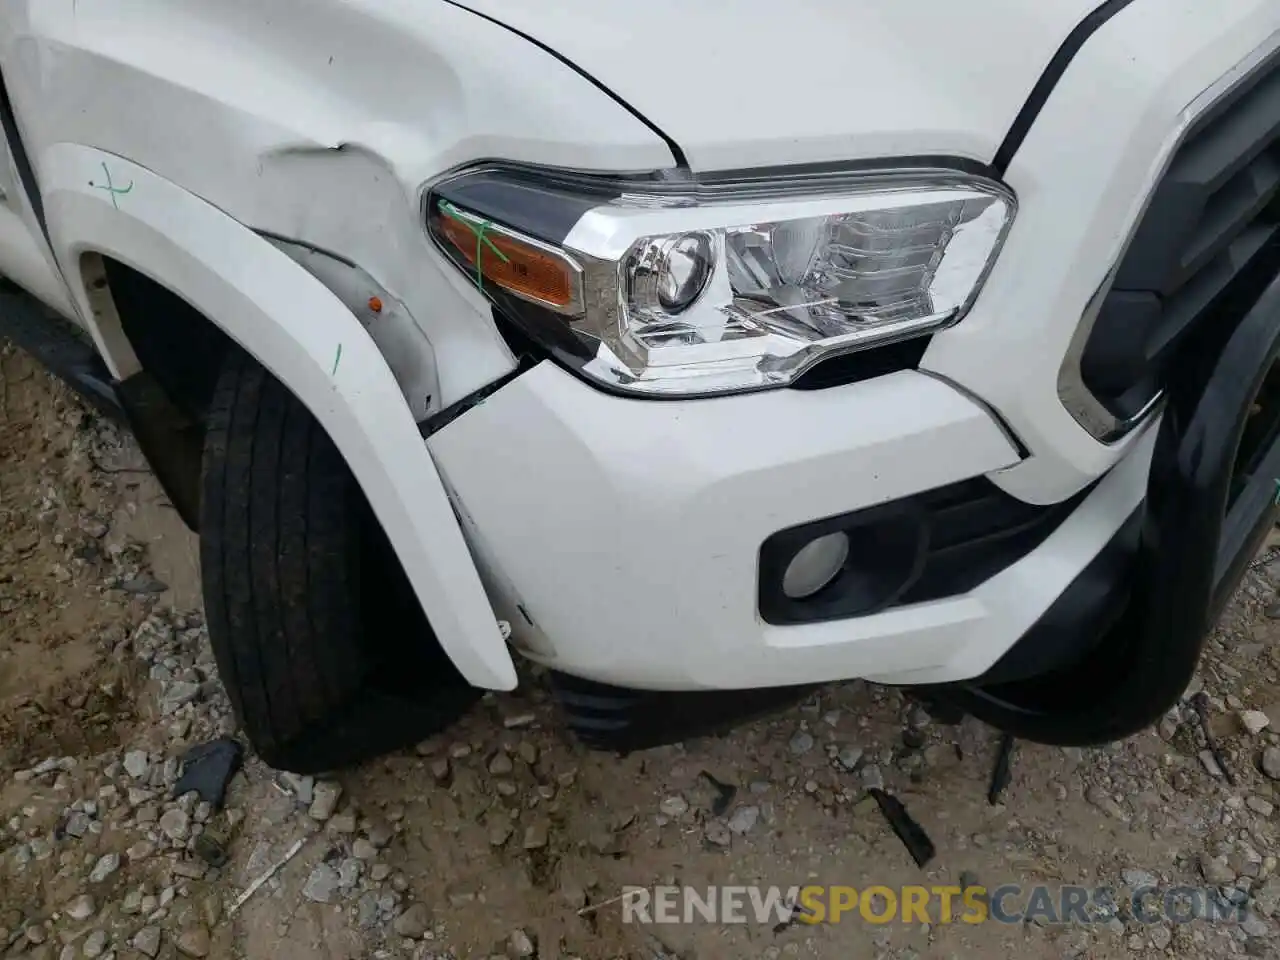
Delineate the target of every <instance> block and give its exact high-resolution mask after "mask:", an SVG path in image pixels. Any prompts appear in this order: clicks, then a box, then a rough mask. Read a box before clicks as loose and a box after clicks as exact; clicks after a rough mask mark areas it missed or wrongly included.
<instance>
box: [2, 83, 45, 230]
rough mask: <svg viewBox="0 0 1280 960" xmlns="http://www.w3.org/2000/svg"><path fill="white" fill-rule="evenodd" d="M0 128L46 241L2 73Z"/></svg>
mask: <svg viewBox="0 0 1280 960" xmlns="http://www.w3.org/2000/svg"><path fill="white" fill-rule="evenodd" d="M0 126H3V128H4V136H5V139H6V140H8V141H9V152H10V153H11V154H13V165H14V166H15V167H17V168H18V176H19V178H21V180H22V189H23V190H24V191H25V192H26V194H27V200H28V201H30V203H31V209H32V211H33V212H34V213H35V215H36V220H37V222H38V223H39V224H40V229H41V230H42V231H43V232H44V235H45V239H46V240H47V239H49V228H48V227H47V226H46V225H45V219H44V198H43V197H41V196H40V184H38V183H37V182H36V172H35V170H33V169H32V168H31V158H30V157H28V156H27V151H26V148H25V147H23V145H22V135H21V134H20V133H19V132H18V118H17V116H15V115H14V112H13V104H12V103H11V102H10V100H9V88H8V87H7V86H6V85H5V82H4V74H2V73H0Z"/></svg>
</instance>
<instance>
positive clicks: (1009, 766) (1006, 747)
mask: <svg viewBox="0 0 1280 960" xmlns="http://www.w3.org/2000/svg"><path fill="white" fill-rule="evenodd" d="M1016 742H1017V741H1015V740H1014V737H1013V734H1011V733H1006V734H1004V735H1003V736H1002V737H1001V738H1000V750H999V752H997V753H996V765H995V769H993V770H992V771H991V786H990V787H989V788H988V789H987V803H989V804H991V806H993V807H994V806H995V805H996V804H998V803H999V802H1000V800H1001V798H1002V797H1003V796H1004V792H1005V790H1006V789H1007V788H1008V786H1009V783H1010V781H1011V780H1013V746H1014V744H1015V743H1016Z"/></svg>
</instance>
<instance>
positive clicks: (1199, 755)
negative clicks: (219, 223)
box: [0, 348, 1280, 960]
mask: <svg viewBox="0 0 1280 960" xmlns="http://www.w3.org/2000/svg"><path fill="white" fill-rule="evenodd" d="M0 386H2V387H3V392H2V394H0V462H2V463H3V469H0V624H2V626H0V957H4V958H10V957H23V958H30V960H55V958H59V960H70V958H78V957H86V958H94V957H103V958H109V957H118V958H134V957H148V958H164V960H169V958H175V957H215V958H223V957H226V958H233V957H234V958H268V957H269V958H272V960H294V958H298V960H301V958H315V957H328V958H364V957H402V958H417V960H427V958H445V957H450V958H453V957H457V958H469V957H479V958H486V957H500V958H522V957H539V958H544V960H545V958H567V957H581V958H621V957H626V958H645V960H658V958H676V957H680V958H695V957H696V958H702V960H706V958H716V957H726V958H729V957H732V958H744V957H766V958H768V957H793V956H815V957H842V958H844V957H853V958H860V957H878V958H879V957H883V958H901V960H906V958H954V957H984V958H986V957H1018V958H1032V960H1039V958H1084V957H1093V958H1107V957H1121V956H1126V957H1128V956H1133V957H1155V956H1161V955H1165V954H1169V955H1175V956H1193V957H1229V956H1258V957H1269V956H1276V955H1277V952H1278V950H1280V948H1278V947H1277V944H1276V940H1275V930H1276V924H1275V922H1274V921H1273V920H1272V919H1271V918H1272V915H1273V913H1274V912H1275V911H1276V910H1277V903H1278V902H1280V878H1277V877H1276V876H1274V874H1275V870H1276V854H1277V849H1276V837H1277V832H1276V816H1277V814H1276V809H1275V805H1276V804H1280V799H1278V798H1277V786H1278V783H1277V779H1278V778H1280V746H1277V744H1280V737H1277V734H1276V733H1275V732H1273V729H1280V643H1278V642H1277V640H1278V638H1280V633H1278V631H1280V624H1277V622H1275V621H1273V620H1271V619H1269V618H1268V616H1267V613H1268V609H1267V608H1268V606H1269V605H1270V604H1272V603H1273V597H1274V594H1275V587H1276V584H1277V583H1280V560H1274V561H1273V560H1271V559H1270V554H1264V556H1262V557H1260V558H1259V562H1258V563H1257V564H1255V566H1254V569H1253V570H1251V571H1250V573H1249V574H1248V577H1247V580H1246V583H1245V585H1244V586H1243V588H1242V590H1241V592H1240V595H1239V596H1238V597H1237V599H1236V601H1235V602H1234V603H1233V605H1232V607H1231V609H1230V610H1229V612H1228V614H1227V616H1226V617H1225V618H1224V622H1223V624H1222V625H1221V626H1220V628H1219V631H1218V633H1217V635H1216V637H1215V639H1214V641H1213V642H1212V644H1211V649H1210V651H1209V654H1208V656H1207V657H1206V659H1205V663H1204V666H1203V670H1202V676H1201V677H1200V678H1199V679H1197V681H1196V682H1195V684H1193V689H1192V690H1191V691H1190V692H1189V693H1190V694H1195V693H1197V692H1199V691H1201V690H1202V691H1203V694H1204V696H1203V697H1202V698H1201V699H1202V702H1203V703H1204V705H1205V708H1206V710H1207V715H1208V720H1209V727H1210V729H1211V731H1212V733H1213V735H1214V737H1215V739H1216V740H1217V742H1218V744H1219V746H1220V748H1221V753H1222V758H1223V763H1224V764H1225V767H1226V773H1227V774H1229V775H1230V777H1231V779H1232V780H1234V783H1232V782H1229V781H1228V779H1227V778H1226V777H1225V776H1224V771H1223V770H1221V769H1220V768H1219V767H1218V765H1217V763H1216V762H1215V761H1214V760H1213V758H1212V756H1210V755H1209V754H1208V753H1206V752H1205V742H1204V740H1203V737H1202V732H1201V727H1200V724H1199V721H1198V718H1197V715H1196V712H1195V710H1193V709H1192V707H1191V704H1190V702H1186V703H1184V704H1183V705H1182V706H1180V707H1179V708H1177V709H1175V710H1174V711H1172V712H1171V713H1170V715H1169V716H1168V717H1167V718H1166V719H1165V720H1164V721H1163V722H1162V723H1161V724H1160V725H1159V727H1158V729H1156V730H1152V731H1149V732H1147V733H1144V734H1143V735H1141V736H1137V737H1134V738H1132V739H1131V740H1129V741H1127V742H1125V743H1122V744H1119V745H1116V746H1114V747H1110V748H1107V749H1102V750H1090V751H1081V750H1059V749H1052V748H1046V747H1038V746H1034V745H1030V744H1019V745H1018V747H1017V751H1016V754H1015V759H1014V765H1013V771H1012V781H1011V783H1010V785H1009V786H1008V788H1007V790H1006V791H1005V793H1004V796H1003V802H1002V803H999V804H997V805H991V804H990V803H988V800H987V790H988V782H989V778H990V773H991V769H992V765H993V762H994V759H995V756H996V751H997V745H998V737H997V736H996V735H995V734H994V733H993V732H992V731H991V730H989V729H987V728H985V727H983V726H982V725H980V724H977V723H974V722H972V721H965V722H964V723H962V724H959V725H956V726H944V725H941V724H938V723H935V722H933V721H932V720H931V719H930V718H929V717H928V716H927V715H926V714H924V713H923V711H922V710H921V709H920V708H919V707H918V706H915V705H913V704H912V703H911V702H910V701H907V700H905V699H904V698H903V697H902V696H901V695H900V694H898V693H897V692H896V691H893V690H891V689H884V688H877V687H872V686H869V685H866V684H863V683H860V682H854V683H847V684H841V685H835V686H831V687H827V688H825V689H823V690H821V691H820V692H818V693H817V694H816V695H812V696H810V697H809V698H808V699H806V700H805V701H804V702H802V703H799V704H797V705H796V706H795V707H794V708H792V709H790V710H789V711H787V712H784V713H782V714H779V715H775V716H773V717H770V718H767V719H764V720H760V721H758V722H756V723H753V724H750V725H747V726H744V727H742V728H740V729H739V730H737V731H736V732H734V733H733V734H732V735H731V736H727V737H724V738H719V739H707V740H701V741H697V742H691V743H688V744H684V745H678V746H674V747H668V748H663V749H660V750H653V751H647V752H644V753H638V754H633V755H631V756H628V757H625V758H618V757H613V756H608V755H603V754H599V753H589V752H586V751H584V750H582V749H581V748H580V747H578V746H576V745H575V744H573V743H572V742H571V741H569V739H568V738H567V737H566V736H565V735H564V734H563V733H562V732H561V730H560V729H559V726H558V723H557V720H556V717H555V715H554V712H553V710H552V708H551V707H550V705H549V702H548V699H547V696H546V694H545V693H544V692H543V688H542V686H541V684H540V682H539V680H538V678H537V677H536V676H531V677H530V678H529V682H528V683H527V684H525V685H524V687H523V689H522V691H521V692H520V693H518V694H516V695H512V696H489V697H486V698H485V699H484V700H483V701H482V702H481V703H480V704H479V705H478V706H477V707H476V708H475V709H474V710H473V711H472V712H471V713H470V714H469V715H468V716H467V717H466V718H464V720H463V721H462V722H461V723H460V724H459V725H458V726H457V727H456V728H455V729H453V730H451V731H450V732H449V734H448V735H447V736H443V737H440V738H437V739H434V740H431V741H428V742H425V743H423V744H420V745H419V746H418V748H417V749H416V750H414V751H410V752H406V753H402V754H397V755H393V756H390V757H387V758H384V759H382V760H380V761H377V762H375V763H371V764H369V765H367V766H365V767H364V768H362V769H359V770H355V771H346V772H342V773H339V774H336V775H334V776H333V777H331V778H320V779H318V780H314V779H311V778H298V777H290V776H285V775H281V774H279V773H277V772H275V771H272V770H270V769H268V768H266V767H265V766H264V765H262V764H261V763H260V762H259V761H257V760H256V758H254V757H252V756H249V757H248V758H247V759H246V763H245V766H244V769H243V770H242V772H241V773H239V774H238V775H237V776H236V777H235V778H234V780H233V781H232V783H231V788H230V792H229V795H228V799H227V803H226V805H225V808H224V809H221V810H215V809H213V808H212V807H211V806H210V805H209V804H208V803H206V802H203V801H200V800H199V798H198V797H197V796H196V795H195V794H191V793H189V794H186V795H185V796H181V797H178V798H176V799H174V798H173V796H172V794H173V789H172V788H173V785H174V783H175V781H176V779H177V777H178V775H179V769H180V763H179V757H180V756H181V755H182V754H183V752H184V751H185V750H186V749H187V748H188V747H189V746H190V745H192V744H197V743H201V742H204V741H206V740H209V739H211V738H215V737H219V736H227V735H234V734H235V725H234V721H233V719H232V717H231V714H230V710H229V707H228V704H227V700H226V698H225V695H224V694H223V692H222V690H221V688H220V686H219V685H218V683H217V680H216V676H215V673H214V669H213V661H212V657H211V655H210V652H209V647H208V640H207V635H206V633H205V630H204V627H203V621H202V618H201V614H200V609H199V590H198V574H197V572H196V561H195V555H196V554H195V547H194V541H193V540H192V538H191V537H190V535H189V534H187V533H186V532H185V531H184V529H183V528H182V526H181V524H180V522H179V521H178V519H177V517H176V515H175V514H174V513H173V510H172V508H171V507H170V506H169V505H168V504H167V503H166V502H165V500H164V498H163V496H162V495H161V493H160V492H159V490H158V489H157V487H156V486H155V484H154V481H153V480H152V478H151V477H150V475H149V474H148V473H147V471H146V469H145V465H144V464H143V463H142V462H141V459H140V457H139V455H138V453H137V451H136V450H135V449H134V448H133V446H132V444H131V442H130V440H129V439H128V437H127V436H124V435H122V434H121V433H120V432H119V431H118V430H117V429H116V428H114V427H113V426H111V425H110V424H107V423H104V422H102V421H100V420H98V419H97V418H95V417H93V416H92V415H90V414H88V413H86V412H85V411H84V409H83V408H82V407H81V406H80V404H79V403H78V402H77V401H76V400H75V399H74V397H72V396H71V395H70V394H69V393H68V392H67V391H66V390H65V388H63V387H62V386H61V385H59V384H56V383H53V382H51V381H50V380H49V379H48V378H47V377H46V376H45V375H44V374H43V373H42V372H40V371H38V370H37V369H35V368H34V367H33V365H32V364H31V362H30V361H29V360H28V359H27V358H26V357H25V356H23V355H22V354H19V353H16V352H14V351H13V350H11V349H9V348H2V349H0ZM1268 549H1271V547H1270V546H1269V547H1268ZM1270 612H1271V613H1272V614H1273V615H1275V614H1277V613H1278V611H1276V610H1275V609H1272V610H1271V611H1270ZM881 782H884V783H887V785H888V787H889V788H890V790H891V791H892V792H893V793H894V794H896V795H897V796H898V797H899V798H900V799H901V800H902V801H903V802H904V803H905V804H906V806H907V808H908V810H909V811H910V813H911V815H912V816H913V817H914V818H915V819H916V820H917V821H918V822H919V823H920V824H921V825H922V826H923V827H924V828H925V830H927V831H928V833H929V835H930V836H931V837H932V839H933V841H934V843H935V844H936V846H937V855H936V857H935V858H934V859H933V860H932V861H931V862H930V863H929V864H928V865H927V867H926V868H925V869H923V870H922V869H920V868H917V867H916V866H915V864H914V863H913V862H912V861H911V859H910V858H909V856H908V854H907V852H906V850H905V848H904V847H903V845H902V844H901V843H900V842H899V840H898V839H897V838H896V837H895V836H894V834H893V833H892V832H891V831H890V829H889V828H888V826H887V824H886V822H885V820H884V819H883V817H882V816H881V814H880V813H879V810H878V808H877V806H876V803H875V802H874V800H873V799H872V798H870V797H869V796H868V794H867V793H866V790H867V788H869V787H874V786H877V785H879V784H880V783H881ZM730 794H732V796H730ZM282 860H284V861H287V862H285V863H284V865H283V866H282V867H280V868H279V869H278V870H276V871H275V872H274V873H273V872H272V868H273V867H274V866H275V865H276V864H278V863H279V862H280V861H282ZM264 876H269V879H267V880H266V881H265V882H264V883H262V884H261V885H260V886H258V887H257V889H256V891H255V892H253V893H252V894H251V895H249V896H248V898H247V900H245V901H244V903H243V905H242V906H240V907H239V909H238V910H237V909H235V907H236V904H237V901H238V900H240V899H241V895H242V893H244V892H245V891H247V890H249V889H250V888H251V885H253V884H254V882H255V881H258V880H260V879H261V878H263V877H264ZM810 883H823V884H847V885H852V886H854V887H857V888H859V889H863V888H865V887H867V886H869V885H874V884H880V885H885V886H888V887H890V888H896V887H900V886H902V885H904V884H924V885H926V886H939V885H955V886H961V887H965V888H970V887H974V886H983V887H986V888H987V889H989V890H992V889H994V888H996V887H998V886H1000V885H1001V884H1005V883H1019V884H1024V885H1030V884H1035V883H1044V884H1050V885H1054V884H1066V883H1070V884H1081V885H1084V886H1087V887H1090V888H1095V887H1100V886H1107V887H1111V888H1114V889H1115V891H1116V896H1115V900H1116V908H1115V909H1114V910H1111V911H1106V910H1102V911H1095V912H1094V917H1095V920H1096V922H1095V923H1093V924H1091V925H1088V926H1085V925H1059V924H1053V923H1040V922H1033V923H1018V924H999V923H992V922H989V923H985V924H981V925H967V924H961V923H950V924H947V923H943V922H941V917H940V916H938V915H937V914H938V910H937V908H936V906H935V907H934V908H933V912H934V916H933V917H932V918H931V919H932V921H933V922H932V923H922V922H919V918H916V920H915V921H913V922H912V923H911V924H904V923H901V922H897V921H894V922H892V923H887V924H872V923H868V922H865V921H863V920H862V919H861V918H857V917H856V916H855V918H853V919H848V918H846V919H845V920H844V921H843V922H841V923H838V924H829V923H824V924H820V925H811V924H805V923H792V924H789V925H783V926H781V928H780V929H775V927H774V925H772V924H754V923H752V924H725V925H714V924H709V923H696V924H687V925H660V926H659V925H652V926H644V925H638V924H626V923H624V922H623V920H622V914H621V909H620V905H619V904H618V902H617V901H616V899H615V898H616V897H617V896H618V895H619V893H620V891H621V890H622V889H623V888H624V887H626V886H628V885H642V886H652V885H655V884H689V885H693V886H697V887H705V886H707V885H709V884H718V885H726V884H763V885H778V886H780V887H783V888H786V887H790V886H792V885H804V884H810ZM1146 884H1159V885H1160V886H1161V887H1163V888H1169V887H1173V886H1197V885H1198V886H1201V887H1207V888H1209V889H1211V890H1212V891H1213V893H1212V896H1213V897H1215V898H1216V899H1218V900H1220V901H1221V902H1222V903H1231V904H1239V905H1241V906H1242V907H1243V908H1244V918H1243V919H1242V920H1241V919H1239V918H1237V919H1236V920H1233V921H1231V922H1210V921H1209V920H1204V919H1201V920H1196V921H1194V922H1190V923H1182V924H1173V923H1166V922H1159V923H1142V922H1139V920H1138V919H1137V918H1135V917H1134V916H1133V915H1132V911H1131V910H1130V908H1129V906H1128V901H1127V897H1126V893H1125V891H1126V889H1130V888H1134V887H1136V886H1142V885H1146ZM1276 919H1277V920H1280V913H1277V914H1276Z"/></svg>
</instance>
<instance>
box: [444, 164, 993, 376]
mask: <svg viewBox="0 0 1280 960" xmlns="http://www.w3.org/2000/svg"><path fill="white" fill-rule="evenodd" d="M1013 213H1014V201H1013V197H1012V195H1011V194H1010V193H1009V192H1008V191H1007V190H1006V189H1005V188H1004V187H1002V186H1000V185H999V184H996V183H993V182H991V181H988V180H983V179H979V178H976V177H970V176H967V175H963V174H959V173H954V172H945V171H922V172H911V173H901V174H887V173H886V174H861V175H858V176H843V177H838V178H837V177H831V176H825V177H817V178H807V179H802V178H801V179H794V180H782V181H775V182H768V183H762V182H759V181H756V182H750V183H742V184H724V185H718V186H707V185H698V186H696V187H691V186H687V185H683V186H673V185H663V184H652V185H645V184H644V183H640V182H635V183H630V184H627V185H626V186H619V185H618V184H617V183H616V182H612V181H605V180H603V179H597V178H592V177H585V176H573V175H565V174H559V173H555V174H552V173H545V174H543V173H537V172H533V171H528V170H514V169H512V170H505V169H497V168H486V169H481V170H476V171H472V172H468V173H463V174H461V175H460V176H458V177H456V178H453V179H451V180H448V181H446V182H444V183H442V184H440V185H438V186H437V187H436V188H435V189H434V190H433V191H432V192H431V193H430V194H429V195H428V198H427V216H428V224H429V228H430V231H431V234H432V236H433V237H435V239H436V241H437V243H438V244H439V245H440V247H441V249H442V250H444V251H445V253H446V254H447V255H448V256H449V257H450V258H451V259H452V260H453V262H454V263H456V264H457V265H458V267H459V268H460V269H462V270H463V271H465V272H466V273H467V274H468V275H469V276H470V277H471V278H472V280H473V281H474V282H475V283H476V284H477V286H479V287H480V289H481V290H483V291H484V292H485V293H487V294H488V295H489V296H490V297H491V298H492V299H493V300H495V301H496V302H497V303H498V305H499V306H500V307H501V308H502V310H503V312H504V313H506V314H507V315H508V316H509V317H511V318H512V319H513V320H514V321H516V322H517V323H519V324H520V325H521V326H522V327H523V329H524V331H525V332H526V333H527V334H528V335H529V336H531V337H532V338H533V339H535V340H537V341H539V342H540V343H542V344H543V345H544V346H546V347H547V348H549V349H551V350H552V351H554V352H555V353H557V354H558V355H559V356H560V358H561V359H562V360H565V361H568V362H570V363H571V364H572V365H573V366H574V367H575V368H576V369H578V370H579V371H580V372H581V373H582V374H584V375H585V376H588V377H590V378H592V379H594V380H596V381H598V382H600V383H601V384H604V385H607V386H608V387H610V388H613V389H617V390H623V391H627V392H632V393H636V394H646V395H666V396H700V395H711V394H718V393H726V392H732V391H741V390H752V389H761V388H765V387H772V386H781V385H785V384H787V383H789V382H791V381H792V380H794V379H795V378H796V377H798V376H799V375H800V374H801V373H803V372H804V371H805V370H806V369H807V368H808V367H810V366H812V365H813V364H814V363H815V362H816V361H818V360H820V359H822V358H824V357H826V356H830V355H833V354H837V353H847V352H850V351H853V350H863V349H867V348H870V347H875V346H880V345H883V344H886V343H890V342H893V341H896V340H901V339H904V338H907V337H914V336H919V335H921V334H925V333H929V332H931V331H934V330H938V329H940V328H942V327H944V326H947V325H949V324H952V323H955V322H956V321H957V320H959V319H960V318H961V317H962V316H963V315H964V313H965V311H966V310H967V309H968V308H969V306H970V305H971V304H972V302H973V300H974V298H975V297H976V296H977V294H978V291H979V289H980V288H981V286H982V282H983V280H984V279H985V277H986V275H987V272H988V271H989V269H990V267H991V264H992V262H993V260H994V259H995V257H996V255H997V253H998V252H999V249H1000V244H1001V242H1002V241H1003V239H1004V236H1005V233H1006V232H1007V230H1008V227H1009V223H1010V221H1011V219H1012V217H1013Z"/></svg>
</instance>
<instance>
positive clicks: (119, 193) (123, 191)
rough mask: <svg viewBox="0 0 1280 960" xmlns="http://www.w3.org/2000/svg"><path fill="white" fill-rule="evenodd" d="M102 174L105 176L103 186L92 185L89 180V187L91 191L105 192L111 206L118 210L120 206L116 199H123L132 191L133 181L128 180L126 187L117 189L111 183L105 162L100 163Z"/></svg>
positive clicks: (100, 184) (99, 184) (101, 184)
mask: <svg viewBox="0 0 1280 960" xmlns="http://www.w3.org/2000/svg"><path fill="white" fill-rule="evenodd" d="M102 172H103V174H105V175H106V178H107V182H106V183H105V184H103V183H94V182H93V181H92V180H90V181H89V186H91V187H93V189H95V190H105V191H107V193H109V194H110V195H111V205H112V206H113V207H115V208H116V209H117V210H119V209H120V204H119V203H118V202H116V197H123V196H124V195H125V194H126V193H129V192H131V191H132V190H133V181H132V180H130V181H129V185H128V186H127V187H117V186H116V185H115V184H114V183H113V182H112V181H111V170H110V169H109V168H108V167H107V163H106V161H105V160H104V161H103V162H102Z"/></svg>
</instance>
